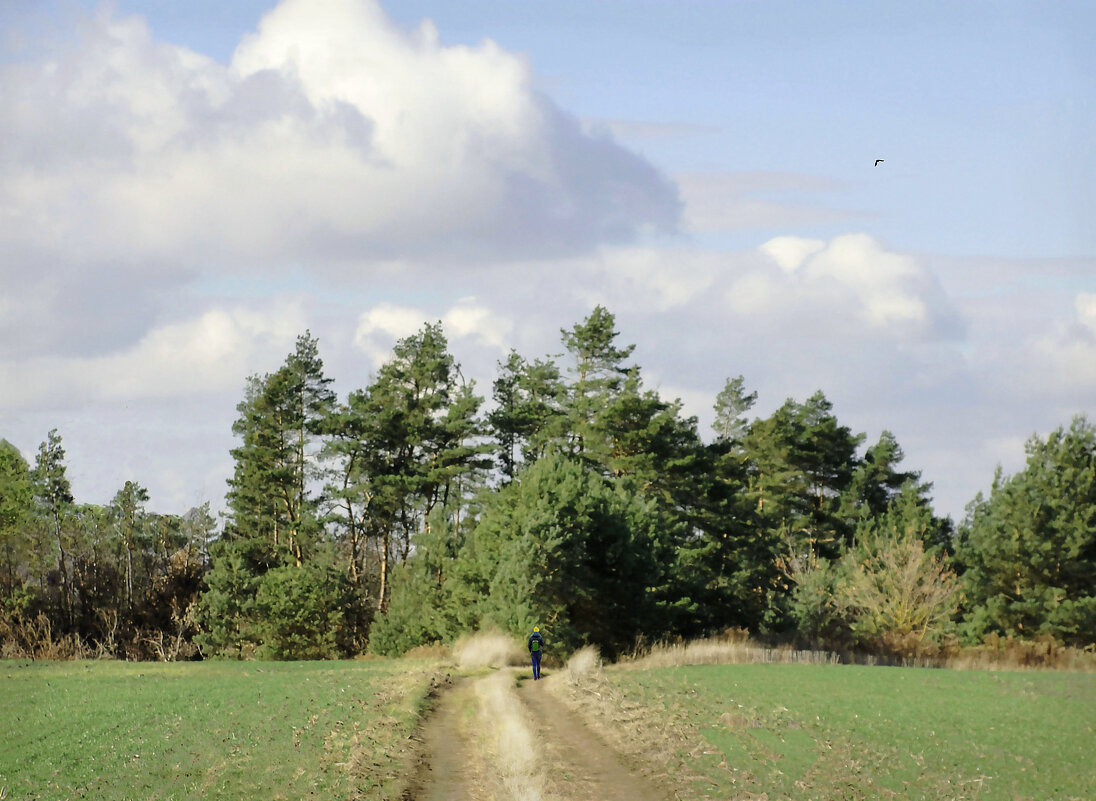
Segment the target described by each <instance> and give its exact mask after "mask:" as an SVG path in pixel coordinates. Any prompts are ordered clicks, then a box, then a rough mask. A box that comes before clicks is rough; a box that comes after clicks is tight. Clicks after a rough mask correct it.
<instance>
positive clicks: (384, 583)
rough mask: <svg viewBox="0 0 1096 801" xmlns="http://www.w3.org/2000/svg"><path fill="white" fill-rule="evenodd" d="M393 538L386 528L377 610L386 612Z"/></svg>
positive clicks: (382, 544)
mask: <svg viewBox="0 0 1096 801" xmlns="http://www.w3.org/2000/svg"><path fill="white" fill-rule="evenodd" d="M390 541H391V538H390V535H389V533H388V529H385V530H384V533H383V534H382V535H381V564H380V573H381V582H380V585H381V586H380V591H379V592H378V593H377V611H378V612H380V613H381V614H384V612H386V611H387V610H388V599H387V598H386V597H385V596H386V595H387V593H388V548H389V544H390Z"/></svg>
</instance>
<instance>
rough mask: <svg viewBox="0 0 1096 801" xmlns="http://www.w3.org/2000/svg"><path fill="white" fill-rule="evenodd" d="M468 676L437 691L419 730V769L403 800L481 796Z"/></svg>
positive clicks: (452, 800)
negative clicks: (469, 728) (472, 733)
mask: <svg viewBox="0 0 1096 801" xmlns="http://www.w3.org/2000/svg"><path fill="white" fill-rule="evenodd" d="M472 696H473V693H472V686H471V683H470V682H469V680H467V679H458V680H456V681H455V682H453V683H452V684H441V685H439V686H438V687H437V688H436V689H435V690H434V692H433V697H432V701H431V704H432V709H431V711H430V712H429V713H428V714H427V715H426V717H425V718H424V719H423V722H422V724H421V725H420V726H419V728H418V730H417V731H416V732H415V735H414V739H415V741H416V743H417V745H418V754H417V757H416V762H415V772H414V775H413V776H412V778H411V781H410V782H409V784H408V787H407V790H406V791H405V792H404V794H403V801H470V799H473V798H479V797H481V793H480V786H479V779H478V776H477V769H478V766H479V764H480V760H478V759H476V758H475V754H473V753H472V751H471V749H472V747H473V740H472V738H471V737H469V736H468V727H469V723H468V718H469V716H468V710H469V709H470V708H471V706H472V704H473V697H472Z"/></svg>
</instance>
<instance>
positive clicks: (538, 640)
mask: <svg viewBox="0 0 1096 801" xmlns="http://www.w3.org/2000/svg"><path fill="white" fill-rule="evenodd" d="M542 653H544V638H543V637H541V636H540V626H533V633H532V634H530V635H529V655H530V656H531V657H533V681H536V680H537V679H539V678H540V655H541V654H542Z"/></svg>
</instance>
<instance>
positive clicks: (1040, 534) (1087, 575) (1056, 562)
mask: <svg viewBox="0 0 1096 801" xmlns="http://www.w3.org/2000/svg"><path fill="white" fill-rule="evenodd" d="M956 559H957V561H958V562H959V564H960V565H961V566H962V567H963V568H964V569H965V572H964V574H963V585H964V589H965V591H966V595H967V608H966V631H967V633H968V635H969V636H971V637H980V636H982V635H984V634H988V633H996V634H1001V635H1007V636H1018V637H1033V636H1035V635H1037V634H1045V635H1050V636H1053V637H1055V638H1056V639H1058V640H1060V641H1062V642H1065V643H1067V644H1070V645H1077V646H1087V645H1090V644H1092V643H1096V427H1094V426H1093V425H1092V424H1091V423H1089V422H1088V421H1087V420H1086V419H1085V418H1084V417H1083V416H1081V417H1077V418H1075V419H1074V420H1073V422H1072V423H1071V425H1070V426H1069V428H1068V429H1066V428H1059V429H1057V430H1056V431H1054V432H1052V433H1051V434H1050V435H1049V436H1048V437H1047V438H1046V439H1045V440H1043V439H1040V438H1039V437H1032V438H1031V439H1030V440H1028V443H1027V466H1026V467H1025V469H1024V470H1023V471H1021V472H1020V473H1017V474H1016V475H1014V476H1011V477H1009V478H1005V477H1003V476H1002V475H1001V474H1000V471H998V475H997V477H996V479H995V480H994V483H993V488H992V490H991V492H990V496H989V498H983V497H981V496H979V497H978V498H977V499H976V500H975V501H974V502H973V503H972V504H971V506H970V507H969V508H968V516H967V519H966V520H965V521H964V523H963V526H962V527H961V529H960V532H959V537H958V544H957V547H956Z"/></svg>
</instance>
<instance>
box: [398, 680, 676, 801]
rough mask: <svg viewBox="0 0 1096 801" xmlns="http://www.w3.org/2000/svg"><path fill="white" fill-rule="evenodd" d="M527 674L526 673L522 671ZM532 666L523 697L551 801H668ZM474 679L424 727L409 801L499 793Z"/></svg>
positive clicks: (447, 696) (458, 800)
mask: <svg viewBox="0 0 1096 801" xmlns="http://www.w3.org/2000/svg"><path fill="white" fill-rule="evenodd" d="M518 675H519V676H521V674H520V673H519V674H518ZM549 680H550V679H545V680H541V681H538V682H534V681H533V680H532V679H531V678H530V677H529V675H528V673H527V672H526V673H525V674H524V676H522V677H521V678H520V679H519V685H518V692H517V695H518V698H519V699H520V703H521V710H522V713H523V715H524V717H525V720H526V721H527V722H528V723H529V725H530V728H531V729H532V730H533V732H534V733H535V734H536V742H537V744H538V745H537V747H538V749H539V750H540V753H539V758H540V764H541V765H542V767H543V771H542V772H543V774H544V792H543V798H545V799H548V800H550V801H570V800H571V799H574V800H575V801H578V799H581V800H582V801H593V800H597V801H666V799H667V798H668V796H667V795H666V794H665V793H664V792H663V791H661V790H660V789H659V788H657V787H655V786H653V785H651V784H650V783H649V782H648V781H646V780H645V779H644V778H643V777H642V775H640V773H639V771H638V770H636V769H634V768H631V767H629V766H628V765H627V764H626V763H625V762H624V760H623V759H622V758H621V757H620V756H619V755H618V754H617V753H616V752H615V751H613V750H612V749H611V748H610V747H609V746H608V745H606V744H605V742H604V741H603V740H602V739H601V738H600V737H599V736H598V735H597V734H596V733H594V732H593V731H591V730H590V729H589V728H587V727H586V725H585V724H584V723H583V722H582V721H581V720H580V719H579V718H578V717H577V716H576V715H575V714H574V713H573V712H571V710H570V709H568V708H567V707H566V706H565V705H564V704H563V703H562V702H560V701H559V700H558V699H557V698H556V697H555V696H554V695H553V694H552V693H551V692H550V690H549V689H548V687H547V686H546V684H547V681H549ZM474 704H475V693H474V685H473V683H472V682H464V683H461V684H458V685H457V686H456V687H454V688H453V689H452V690H449V691H447V692H443V693H442V694H441V695H440V696H439V697H438V698H437V703H436V705H435V708H434V710H433V712H432V713H431V714H430V715H429V716H428V717H427V719H426V720H425V721H424V723H423V726H422V728H421V730H420V738H421V742H420V745H421V748H422V754H421V757H420V762H419V768H418V772H417V774H416V776H415V778H414V780H413V781H412V783H411V786H410V788H409V790H408V793H407V794H406V795H405V796H404V798H405V801H484V799H487V798H490V797H492V796H497V795H498V793H497V792H496V791H494V790H493V789H492V788H491V784H490V779H489V777H488V776H487V775H486V774H488V773H489V772H490V771H489V770H485V769H484V767H483V766H484V765H485V764H486V760H485V757H484V755H482V754H478V753H475V752H474V751H473V750H472V749H474V748H475V745H474V743H475V738H474V737H473V736H472V732H471V730H470V727H473V726H476V725H477V723H476V716H475V715H474V714H471V712H470V710H472V708H473V706H474Z"/></svg>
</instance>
